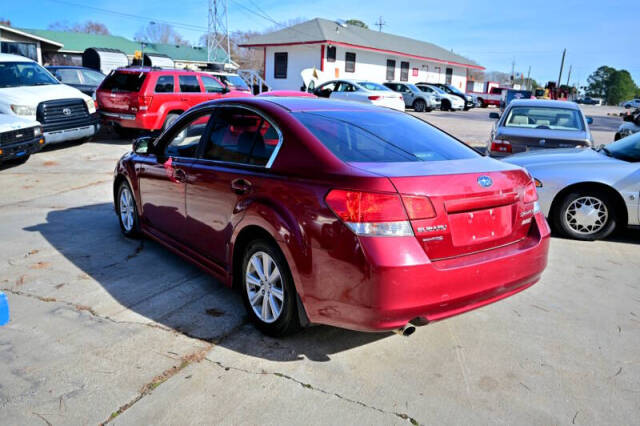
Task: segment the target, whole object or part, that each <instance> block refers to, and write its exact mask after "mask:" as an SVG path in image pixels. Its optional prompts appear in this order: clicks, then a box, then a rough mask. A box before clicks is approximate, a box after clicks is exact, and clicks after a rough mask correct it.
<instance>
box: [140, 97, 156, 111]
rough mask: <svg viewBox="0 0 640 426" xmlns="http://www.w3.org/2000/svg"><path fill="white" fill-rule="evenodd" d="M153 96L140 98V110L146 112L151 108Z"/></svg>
mask: <svg viewBox="0 0 640 426" xmlns="http://www.w3.org/2000/svg"><path fill="white" fill-rule="evenodd" d="M152 100H153V96H138V110H139V111H146V110H147V109H149V106H151V101H152Z"/></svg>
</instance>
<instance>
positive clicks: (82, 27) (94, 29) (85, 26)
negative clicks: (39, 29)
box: [49, 21, 111, 35]
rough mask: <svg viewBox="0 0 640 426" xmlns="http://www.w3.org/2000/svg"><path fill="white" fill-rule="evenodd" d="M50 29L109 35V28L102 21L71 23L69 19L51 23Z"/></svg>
mask: <svg viewBox="0 0 640 426" xmlns="http://www.w3.org/2000/svg"><path fill="white" fill-rule="evenodd" d="M49 29H50V30H53V31H67V32H74V33H86V34H101V35H109V34H111V33H110V32H109V29H108V28H107V26H106V25H105V24H103V23H102V22H97V21H85V22H84V23H75V24H70V23H69V22H67V21H56V22H54V23H52V24H49Z"/></svg>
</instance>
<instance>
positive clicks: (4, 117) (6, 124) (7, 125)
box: [0, 114, 40, 133]
mask: <svg viewBox="0 0 640 426" xmlns="http://www.w3.org/2000/svg"><path fill="white" fill-rule="evenodd" d="M39 124H40V123H38V122H37V121H33V120H28V119H26V118H21V117H16V116H14V115H9V114H0V133H2V132H8V131H11V130H18V129H25V128H27V127H33V126H38V125H39Z"/></svg>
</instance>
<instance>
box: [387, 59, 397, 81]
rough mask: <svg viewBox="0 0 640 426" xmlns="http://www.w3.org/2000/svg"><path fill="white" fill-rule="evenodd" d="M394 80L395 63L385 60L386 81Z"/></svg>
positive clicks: (391, 60)
mask: <svg viewBox="0 0 640 426" xmlns="http://www.w3.org/2000/svg"><path fill="white" fill-rule="evenodd" d="M395 79H396V61H394V60H393V59H387V80H395Z"/></svg>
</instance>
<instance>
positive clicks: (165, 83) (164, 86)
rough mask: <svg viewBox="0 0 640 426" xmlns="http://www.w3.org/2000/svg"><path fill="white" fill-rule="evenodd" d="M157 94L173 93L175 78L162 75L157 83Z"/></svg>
mask: <svg viewBox="0 0 640 426" xmlns="http://www.w3.org/2000/svg"><path fill="white" fill-rule="evenodd" d="M156 93H173V76H172V75H161V76H160V77H158V81H157V82H156Z"/></svg>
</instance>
